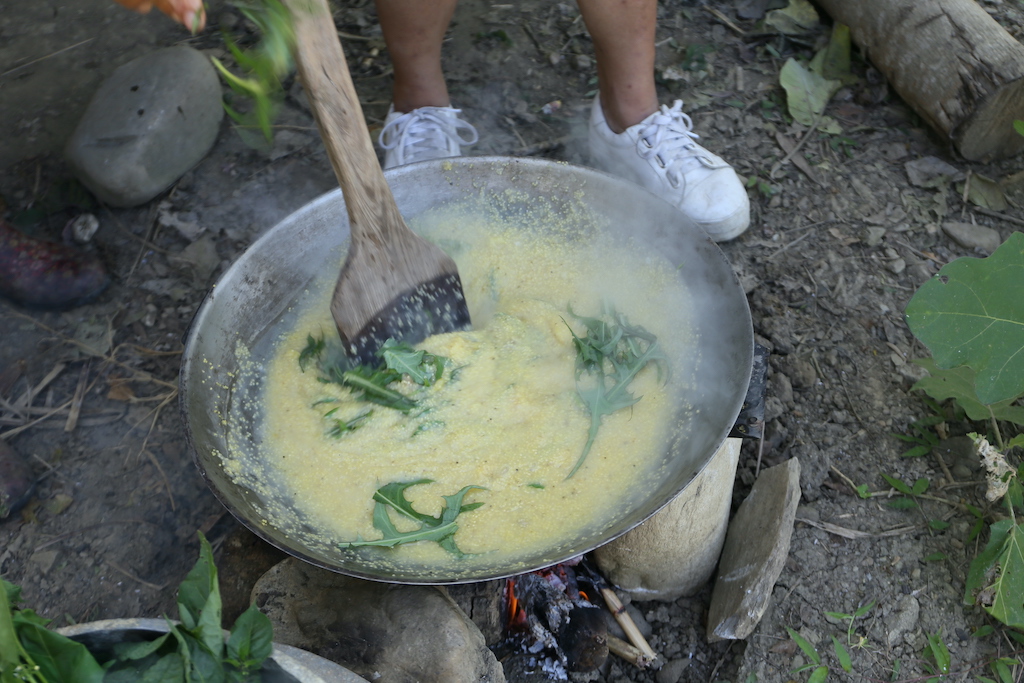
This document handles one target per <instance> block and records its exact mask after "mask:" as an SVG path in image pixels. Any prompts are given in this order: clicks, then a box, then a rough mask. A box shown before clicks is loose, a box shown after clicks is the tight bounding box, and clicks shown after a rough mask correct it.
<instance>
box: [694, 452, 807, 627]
mask: <svg viewBox="0 0 1024 683" xmlns="http://www.w3.org/2000/svg"><path fill="white" fill-rule="evenodd" d="M799 502H800V462H799V461H798V460H797V459H796V458H793V459H790V460H787V461H786V462H784V463H782V464H781V465H776V466H775V467H771V468H769V469H767V470H765V471H764V472H762V473H761V476H759V477H758V478H757V481H756V482H754V488H753V489H751V491H750V495H749V496H747V499H746V500H744V501H743V503H742V504H741V505H740V508H739V510H737V511H736V516H735V517H734V518H733V520H732V523H731V524H730V525H729V535H728V536H727V537H726V539H725V548H724V549H723V550H722V560H721V562H720V563H719V566H718V578H717V580H716V581H715V588H714V590H713V591H712V593H711V607H710V609H709V612H708V640H710V641H712V642H713V641H716V640H725V639H742V638H746V637H747V636H749V635H750V634H751V633H752V632H753V630H754V627H755V626H757V623H758V621H760V620H761V616H762V615H763V614H764V613H765V610H766V609H767V608H768V602H769V600H770V598H771V595H772V590H773V588H774V586H775V581H776V580H777V579H778V578H779V574H781V573H782V567H783V565H784V564H785V562H786V557H787V556H788V555H789V541H790V538H791V537H792V535H793V520H794V518H795V517H796V507H797V503H799Z"/></svg>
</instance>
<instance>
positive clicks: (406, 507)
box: [339, 479, 485, 558]
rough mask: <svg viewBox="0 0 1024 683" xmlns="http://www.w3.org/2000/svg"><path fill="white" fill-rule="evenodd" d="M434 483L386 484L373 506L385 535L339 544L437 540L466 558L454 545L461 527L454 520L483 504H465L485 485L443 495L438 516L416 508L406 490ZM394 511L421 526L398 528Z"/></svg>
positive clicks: (388, 545)
mask: <svg viewBox="0 0 1024 683" xmlns="http://www.w3.org/2000/svg"><path fill="white" fill-rule="evenodd" d="M430 483H433V480H432V479H417V480H415V481H408V482H391V483H390V484H387V485H386V486H382V487H381V488H379V489H377V491H376V492H375V493H374V494H373V500H374V501H375V504H374V507H373V526H374V528H375V529H377V530H378V531H380V532H381V533H382V534H383V537H382V538H380V539H377V540H375V541H366V540H363V539H362V538H361V537H356V540H354V541H343V542H342V543H340V544H339V545H340V546H341V547H342V548H364V547H368V546H375V547H384V548H394V547H395V546H396V545H400V544H403V543H416V542H419V541H434V542H436V543H438V544H439V545H440V546H441V547H442V548H444V549H445V550H447V551H448V552H449V553H451V554H452V555H455V556H456V557H460V558H461V557H466V556H467V553H464V552H462V550H460V549H459V547H458V546H457V545H456V544H455V532H456V531H458V530H459V527H458V525H457V524H456V523H455V520H456V518H457V517H458V516H459V515H460V514H462V513H463V512H470V511H472V510H476V509H477V508H479V507H480V506H481V505H483V503H468V504H466V505H463V504H462V500H463V498H465V496H466V494H467V493H469V492H470V491H472V490H474V489H477V490H481V491H482V490H485V489H484V488H483V487H482V486H472V485H471V486H465V487H463V488H462V490H461V491H459V492H458V493H456V494H455V495H452V496H442V498H444V503H445V504H444V508H443V509H442V510H441V514H440V515H439V516H437V517H434V516H432V515H428V514H425V513H422V512H419V511H418V510H416V509H415V508H413V506H412V503H410V502H409V501H408V500H407V499H406V497H405V492H406V490H407V489H409V488H410V487H412V486H418V485H420V484H430ZM389 510H394V511H395V512H396V513H397V514H399V515H401V516H402V517H405V518H406V519H409V520H412V521H413V522H417V523H418V524H419V527H418V528H417V529H413V530H411V531H399V530H398V527H396V526H395V523H394V522H392V521H391V513H390V512H389Z"/></svg>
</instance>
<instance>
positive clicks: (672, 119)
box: [637, 100, 725, 187]
mask: <svg viewBox="0 0 1024 683" xmlns="http://www.w3.org/2000/svg"><path fill="white" fill-rule="evenodd" d="M699 137H700V136H699V135H697V134H696V133H694V132H693V120H692V119H691V118H690V116H689V115H688V114H684V113H683V101H682V100H676V101H675V103H674V104H673V105H672V107H671V108H670V107H669V106H668V105H666V104H663V105H661V110H660V111H659V112H657V113H655V114H654V116H652V117H651V119H650V121H649V122H648V123H647V125H646V126H645V127H644V128H643V130H641V131H640V137H639V138H638V139H637V151H638V152H639V153H640V156H641V157H643V158H644V159H650V158H652V157H653V158H654V159H655V160H656V161H657V162H658V165H659V166H661V167H662V168H664V169H665V176H666V178H668V181H669V182H670V183H671V184H672V186H673V187H679V185H680V184H681V183H682V177H683V174H684V173H685V170H684V167H687V166H689V167H692V166H693V163H694V162H697V163H699V164H701V165H702V166H705V167H707V168H711V169H715V168H722V167H724V166H725V164H724V162H720V161H718V160H716V159H713V158H712V157H710V156H708V152H707V150H705V149H704V148H703V147H701V146H700V145H698V144H697V143H696V140H697V139H698V138H699Z"/></svg>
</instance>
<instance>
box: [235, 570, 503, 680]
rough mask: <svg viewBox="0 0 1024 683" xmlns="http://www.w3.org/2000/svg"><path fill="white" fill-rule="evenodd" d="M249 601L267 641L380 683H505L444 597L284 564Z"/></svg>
mask: <svg viewBox="0 0 1024 683" xmlns="http://www.w3.org/2000/svg"><path fill="white" fill-rule="evenodd" d="M252 599H253V601H254V602H255V603H256V605H258V606H259V608H260V609H261V610H262V611H263V612H264V613H265V614H266V615H267V616H268V617H270V621H271V623H273V625H274V640H275V641H276V642H279V643H284V644H286V645H291V646H293V647H298V648H301V649H303V650H308V651H310V652H313V653H316V654H318V655H320V656H321V657H325V658H327V659H330V660H331V661H334V662H337V663H338V664H341V665H342V666H344V667H346V668H348V669H351V670H352V671H354V672H356V673H358V674H359V675H361V676H363V677H364V678H366V679H368V680H371V681H378V680H379V681H381V683H505V674H504V673H503V672H502V669H501V665H500V664H499V663H498V660H497V659H495V657H494V654H493V653H492V652H491V651H490V650H488V649H487V645H486V643H484V637H483V635H481V633H480V631H479V629H477V627H476V626H474V625H473V622H472V621H470V620H469V618H468V617H467V616H466V615H465V613H463V611H462V610H461V609H459V607H458V605H456V604H455V602H454V601H453V600H452V599H451V598H450V597H449V596H448V594H447V593H446V592H445V591H444V590H443V589H438V588H434V587H430V586H403V585H395V584H385V583H377V582H373V581H363V580H361V579H355V578H351V577H347V576H342V575H340V574H335V573H333V572H329V571H326V570H324V569H319V568H317V567H314V566H312V565H310V564H306V563H304V562H301V561H299V560H296V559H293V558H289V559H287V560H284V561H283V562H281V563H279V564H277V565H275V566H274V567H273V568H272V569H270V571H268V572H267V573H266V574H264V575H263V576H262V577H260V580H259V581H257V582H256V585H255V586H254V587H253V589H252Z"/></svg>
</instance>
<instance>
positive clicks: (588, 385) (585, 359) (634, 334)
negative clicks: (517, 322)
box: [566, 306, 669, 479]
mask: <svg viewBox="0 0 1024 683" xmlns="http://www.w3.org/2000/svg"><path fill="white" fill-rule="evenodd" d="M569 315H571V316H572V317H573V318H574V319H575V320H578V321H579V322H581V323H582V324H583V326H584V327H585V328H586V330H587V332H586V334H585V335H584V336H583V337H580V336H577V334H576V333H575V332H573V330H572V328H571V327H569V332H570V333H571V334H572V341H573V346H575V347H576V391H577V393H578V394H579V396H580V399H581V400H582V401H583V405H584V406H585V407H586V409H587V412H588V413H589V415H590V429H589V430H588V431H587V442H586V444H585V445H584V446H583V452H582V453H581V454H580V457H579V458H578V459H577V460H576V464H575V465H573V468H572V470H571V471H570V472H569V474H568V475H567V476H566V479H569V478H570V477H572V476H573V475H574V474H576V472H577V471H578V470H579V469H580V467H581V466H582V465H583V461H584V460H586V458H587V455H589V454H590V449H591V448H592V447H593V445H594V440H595V439H596V438H597V432H598V430H599V429H600V427H601V422H602V420H603V418H604V416H605V415H611V414H612V413H614V412H617V411H619V410H622V409H623V408H629V407H630V406H632V405H634V404H635V403H636V402H637V401H639V400H640V399H641V398H642V397H640V396H633V394H632V392H630V391H629V385H630V383H631V382H632V381H633V378H635V377H636V376H637V374H639V373H640V371H641V370H643V369H644V368H646V367H647V366H648V365H650V364H654V366H655V368H656V369H657V371H658V380H659V381H661V382H666V381H668V370H669V368H668V357H667V356H666V355H665V353H664V352H663V351H662V350H661V347H660V346H659V345H658V338H657V337H656V336H654V335H653V334H651V333H650V332H648V331H647V330H645V329H644V328H643V327H641V326H639V325H630V324H629V320H628V319H627V318H626V316H624V315H623V314H621V313H619V312H618V311H616V310H615V309H614V308H612V307H606V309H605V310H604V312H603V315H602V316H601V317H599V318H591V317H586V316H579V315H576V313H574V312H573V310H572V307H571V306H570V307H569ZM566 326H567V327H568V326H569V324H568V323H566Z"/></svg>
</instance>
